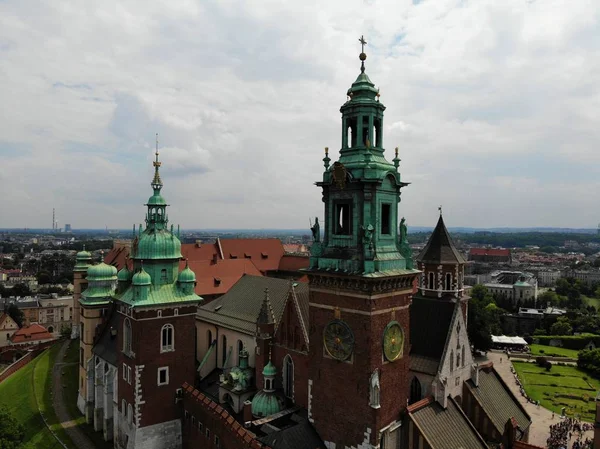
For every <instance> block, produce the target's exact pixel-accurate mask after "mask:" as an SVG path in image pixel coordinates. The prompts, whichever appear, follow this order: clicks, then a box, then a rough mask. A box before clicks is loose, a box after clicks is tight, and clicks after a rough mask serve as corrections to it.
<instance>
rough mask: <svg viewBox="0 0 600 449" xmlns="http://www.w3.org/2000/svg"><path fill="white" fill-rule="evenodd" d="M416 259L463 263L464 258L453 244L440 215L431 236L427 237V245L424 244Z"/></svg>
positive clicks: (426, 261) (420, 260)
mask: <svg viewBox="0 0 600 449" xmlns="http://www.w3.org/2000/svg"><path fill="white" fill-rule="evenodd" d="M417 261H418V262H424V263H438V264H443V263H461V264H462V263H465V259H464V258H463V256H461V255H460V253H459V252H458V251H457V249H456V247H455V246H454V243H453V242H452V238H451V237H450V234H449V233H448V229H446V225H445V224H444V219H443V218H442V216H441V215H440V219H439V220H438V222H437V225H436V227H435V229H434V230H433V233H432V234H431V237H429V241H428V242H427V245H425V248H423V251H421V254H419V256H418V257H417Z"/></svg>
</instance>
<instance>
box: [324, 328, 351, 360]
mask: <svg viewBox="0 0 600 449" xmlns="http://www.w3.org/2000/svg"><path fill="white" fill-rule="evenodd" d="M323 344H324V345H325V350H326V351H327V354H329V355H330V356H331V357H333V358H334V359H336V360H341V361H344V360H347V359H348V357H350V355H351V354H352V351H353V349H354V334H353V333H352V330H351V329H350V327H349V326H348V325H347V324H346V323H344V322H343V321H342V320H333V321H330V322H329V323H328V324H327V326H325V330H324V331H323Z"/></svg>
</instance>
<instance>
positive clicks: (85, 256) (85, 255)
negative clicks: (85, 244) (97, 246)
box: [75, 249, 92, 260]
mask: <svg viewBox="0 0 600 449" xmlns="http://www.w3.org/2000/svg"><path fill="white" fill-rule="evenodd" d="M91 258H92V253H90V252H89V251H86V250H85V249H84V250H83V251H79V252H78V253H77V255H76V256H75V259H77V260H89V259H91Z"/></svg>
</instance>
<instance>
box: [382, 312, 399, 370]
mask: <svg viewBox="0 0 600 449" xmlns="http://www.w3.org/2000/svg"><path fill="white" fill-rule="evenodd" d="M403 347H404V332H402V328H401V327H400V324H399V323H398V322H397V321H392V322H390V323H389V324H388V325H387V326H386V327H385V330H384V331H383V355H384V356H385V358H386V359H387V360H389V361H390V362H393V361H394V360H398V359H399V358H401V357H402V349H403Z"/></svg>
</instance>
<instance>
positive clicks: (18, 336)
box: [10, 324, 54, 344]
mask: <svg viewBox="0 0 600 449" xmlns="http://www.w3.org/2000/svg"><path fill="white" fill-rule="evenodd" d="M53 338H54V336H53V335H52V334H51V333H49V332H48V331H47V330H46V328H45V327H43V326H41V325H39V324H32V325H30V326H26V327H22V328H21V329H19V330H18V331H16V332H15V333H14V334H13V335H12V337H10V341H11V342H12V343H13V344H17V343H28V342H32V341H40V340H52V339H53Z"/></svg>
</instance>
